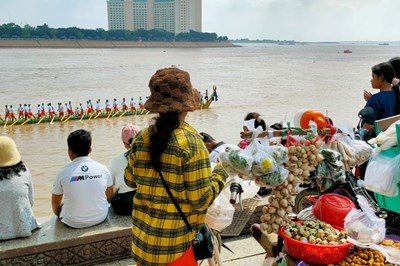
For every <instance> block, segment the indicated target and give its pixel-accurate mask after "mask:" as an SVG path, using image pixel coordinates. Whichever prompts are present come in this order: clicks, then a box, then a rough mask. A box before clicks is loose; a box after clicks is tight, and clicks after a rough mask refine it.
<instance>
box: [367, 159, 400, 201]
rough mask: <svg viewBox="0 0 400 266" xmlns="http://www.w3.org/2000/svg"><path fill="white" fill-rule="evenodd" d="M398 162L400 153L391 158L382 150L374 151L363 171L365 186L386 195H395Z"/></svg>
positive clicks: (397, 189) (398, 168)
mask: <svg viewBox="0 0 400 266" xmlns="http://www.w3.org/2000/svg"><path fill="white" fill-rule="evenodd" d="M399 164H400V155H397V156H395V157H393V158H391V157H388V156H385V155H384V154H383V153H382V152H376V153H374V154H373V155H372V157H371V159H370V160H369V162H368V165H367V170H366V172H365V179H364V181H365V182H364V185H365V187H366V188H367V189H369V190H371V191H374V192H377V193H379V194H382V195H385V196H388V197H396V196H397V195H398V194H399V188H398V186H397V182H398V181H399V176H400V167H399Z"/></svg>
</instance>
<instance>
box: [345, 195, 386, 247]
mask: <svg viewBox="0 0 400 266" xmlns="http://www.w3.org/2000/svg"><path fill="white" fill-rule="evenodd" d="M357 201H358V204H359V205H360V207H361V210H359V209H352V210H351V211H350V212H349V213H348V214H347V215H346V218H345V219H344V228H345V229H346V230H347V231H348V232H349V238H350V239H353V240H355V241H358V242H361V243H364V244H372V243H374V244H377V243H380V242H381V241H382V240H383V239H384V238H385V234H386V228H385V220H384V219H382V218H378V217H377V216H376V215H375V213H374V210H373V209H372V208H371V207H370V206H369V204H368V201H367V199H366V198H365V197H363V196H361V195H357Z"/></svg>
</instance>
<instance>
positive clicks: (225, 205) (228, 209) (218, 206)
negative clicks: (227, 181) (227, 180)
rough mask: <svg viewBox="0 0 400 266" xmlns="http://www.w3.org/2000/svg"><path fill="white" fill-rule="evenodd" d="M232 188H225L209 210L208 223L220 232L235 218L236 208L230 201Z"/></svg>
mask: <svg viewBox="0 0 400 266" xmlns="http://www.w3.org/2000/svg"><path fill="white" fill-rule="evenodd" d="M229 193H230V190H229V187H228V188H224V189H223V190H222V191H221V193H220V194H219V195H218V197H216V198H215V200H214V202H213V203H212V204H211V206H210V207H209V208H208V210H207V214H206V223H207V224H208V226H209V227H210V228H212V229H214V230H217V231H218V232H221V231H222V230H224V229H225V228H226V227H228V226H229V225H230V224H231V223H232V220H233V215H234V213H235V208H234V207H233V205H232V204H231V203H230V202H229V195H230V194H229Z"/></svg>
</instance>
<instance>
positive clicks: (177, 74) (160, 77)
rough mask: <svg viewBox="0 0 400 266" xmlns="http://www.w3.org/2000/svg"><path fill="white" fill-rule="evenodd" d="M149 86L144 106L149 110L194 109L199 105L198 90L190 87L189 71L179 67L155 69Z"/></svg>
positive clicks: (180, 110)
mask: <svg viewBox="0 0 400 266" xmlns="http://www.w3.org/2000/svg"><path fill="white" fill-rule="evenodd" d="M149 87H150V92H151V95H150V97H149V98H148V99H147V101H146V103H145V104H144V107H145V108H146V109H147V110H149V111H151V112H154V113H167V112H184V111H194V110H196V109H198V107H199V104H200V95H199V92H198V91H197V90H196V89H194V88H193V87H192V84H191V83H190V76H189V73H188V72H186V71H183V70H181V69H179V68H174V67H171V68H163V69H159V70H157V72H156V73H155V74H154V75H153V76H152V77H151V79H150V82H149Z"/></svg>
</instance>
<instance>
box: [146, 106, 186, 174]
mask: <svg viewBox="0 0 400 266" xmlns="http://www.w3.org/2000/svg"><path fill="white" fill-rule="evenodd" d="M155 120H156V123H155V125H153V126H151V127H150V161H151V164H152V166H153V168H154V169H155V170H157V171H161V160H160V159H161V154H162V153H163V152H164V151H165V149H166V148H167V145H168V142H169V140H170V139H171V136H172V132H173V131H174V130H175V129H176V128H178V127H179V124H180V121H179V112H167V113H160V115H159V116H158V117H156V118H155Z"/></svg>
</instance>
